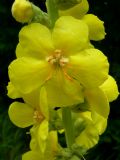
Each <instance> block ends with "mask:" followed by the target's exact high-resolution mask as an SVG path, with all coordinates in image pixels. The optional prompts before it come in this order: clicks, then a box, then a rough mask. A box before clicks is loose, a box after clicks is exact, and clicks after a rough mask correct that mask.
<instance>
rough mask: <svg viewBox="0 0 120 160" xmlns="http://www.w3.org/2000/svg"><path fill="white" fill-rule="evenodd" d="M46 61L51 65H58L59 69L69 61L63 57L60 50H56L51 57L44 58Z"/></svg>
mask: <svg viewBox="0 0 120 160" xmlns="http://www.w3.org/2000/svg"><path fill="white" fill-rule="evenodd" d="M46 61H47V62H49V63H50V64H52V65H53V64H58V65H59V66H60V67H64V66H65V65H66V64H67V63H68V62H69V59H68V58H65V57H63V55H62V51H61V50H60V49H56V50H55V51H54V54H53V55H50V56H49V57H47V58H46Z"/></svg>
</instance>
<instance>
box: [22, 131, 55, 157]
mask: <svg viewBox="0 0 120 160" xmlns="http://www.w3.org/2000/svg"><path fill="white" fill-rule="evenodd" d="M33 132H34V131H33ZM34 134H35V133H34ZM35 137H36V134H35V135H34V136H33V135H32V140H31V143H32V144H31V151H28V152H26V153H25V154H23V156H22V160H48V159H49V160H54V159H55V154H56V152H57V149H58V140H57V132H55V131H51V132H49V135H48V138H47V143H46V149H45V152H44V153H42V152H41V150H40V149H39V147H35V145H36V144H37V143H38V142H37V140H36V139H35ZM34 147H35V148H34Z"/></svg>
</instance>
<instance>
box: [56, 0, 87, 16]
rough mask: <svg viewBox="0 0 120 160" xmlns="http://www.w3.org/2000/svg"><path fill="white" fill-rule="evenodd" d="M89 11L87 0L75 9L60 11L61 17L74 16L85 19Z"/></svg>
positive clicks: (83, 0)
mask: <svg viewBox="0 0 120 160" xmlns="http://www.w3.org/2000/svg"><path fill="white" fill-rule="evenodd" d="M88 10H89V4H88V1H87V0H82V2H81V3H79V4H77V5H75V6H74V7H72V8H70V9H67V10H63V11H59V14H60V16H73V17H75V18H81V17H83V16H84V15H85V14H86V13H87V12H88Z"/></svg>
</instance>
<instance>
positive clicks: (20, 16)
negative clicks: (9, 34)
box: [12, 0, 33, 23]
mask: <svg viewBox="0 0 120 160" xmlns="http://www.w3.org/2000/svg"><path fill="white" fill-rule="evenodd" d="M12 15H13V17H14V18H15V20H16V21H18V22H22V23H26V22H29V21H30V20H31V19H32V17H33V9H32V3H30V2H29V1H26V0H15V2H14V3H13V5H12Z"/></svg>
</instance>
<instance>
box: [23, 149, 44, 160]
mask: <svg viewBox="0 0 120 160" xmlns="http://www.w3.org/2000/svg"><path fill="white" fill-rule="evenodd" d="M22 160H44V159H43V156H42V155H41V154H40V153H39V151H38V152H37V151H29V152H26V153H24V154H23V155H22Z"/></svg>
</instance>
